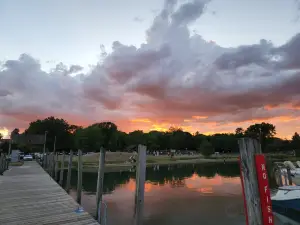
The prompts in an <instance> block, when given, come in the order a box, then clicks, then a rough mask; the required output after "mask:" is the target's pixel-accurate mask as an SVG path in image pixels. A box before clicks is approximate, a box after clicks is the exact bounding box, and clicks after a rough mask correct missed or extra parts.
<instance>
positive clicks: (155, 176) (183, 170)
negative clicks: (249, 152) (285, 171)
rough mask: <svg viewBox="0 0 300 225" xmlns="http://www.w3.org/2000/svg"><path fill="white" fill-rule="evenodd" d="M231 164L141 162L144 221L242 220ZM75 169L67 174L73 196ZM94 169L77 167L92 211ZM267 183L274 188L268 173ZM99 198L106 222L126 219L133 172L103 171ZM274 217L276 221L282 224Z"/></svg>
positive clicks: (225, 223)
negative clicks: (153, 164) (154, 164)
mask: <svg viewBox="0 0 300 225" xmlns="http://www.w3.org/2000/svg"><path fill="white" fill-rule="evenodd" d="M239 173H240V172H239V166H238V165H237V164H213V165H211V164H207V165H177V166H159V168H156V167H153V168H147V176H146V179H147V182H146V184H145V213H144V217H145V221H144V224H145V225H150V224H151V225H152V224H155V225H182V224H187V225H196V224H197V225H198V224H204V225H215V224H222V225H244V224H245V216H244V208H243V197H242V189H241V183H240V177H239ZM76 181H77V173H76V172H75V171H74V172H73V174H72V181H71V183H72V190H71V191H70V194H71V195H72V196H73V197H74V198H75V197H76ZM96 185H97V173H83V190H84V191H83V196H82V205H83V207H84V208H85V210H86V211H88V212H89V213H91V214H92V215H95V211H96V209H95V208H96V204H95V201H96V200H95V199H96V193H95V191H96ZM270 185H271V188H276V184H275V182H274V181H273V178H272V177H270ZM104 190H105V194H104V196H103V199H104V201H105V202H106V204H107V206H108V215H107V216H108V225H120V224H122V225H132V224H133V214H134V192H135V172H134V171H133V172H129V171H128V172H113V173H106V174H105V177H104ZM283 224H288V223H281V222H279V221H276V225H283Z"/></svg>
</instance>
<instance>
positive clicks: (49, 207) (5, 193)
mask: <svg viewBox="0 0 300 225" xmlns="http://www.w3.org/2000/svg"><path fill="white" fill-rule="evenodd" d="M78 207H79V205H78V204H77V203H76V201H75V200H74V199H73V198H72V197H71V196H69V195H68V194H67V193H66V192H65V191H64V190H63V189H62V188H61V187H60V186H59V185H58V184H57V183H56V182H55V181H54V180H53V179H52V178H51V177H50V176H49V175H48V174H47V173H46V172H45V171H44V170H43V169H42V167H41V166H40V165H39V164H38V163H37V162H35V161H32V162H25V163H24V165H23V166H20V167H12V168H10V169H9V170H8V171H6V172H5V173H4V175H3V176H0V224H1V225H33V224H38V225H42V224H47V225H58V224H59V225H99V223H97V222H96V220H95V219H94V218H93V217H92V216H91V215H90V214H89V213H87V212H85V211H84V212H77V211H76V209H78Z"/></svg>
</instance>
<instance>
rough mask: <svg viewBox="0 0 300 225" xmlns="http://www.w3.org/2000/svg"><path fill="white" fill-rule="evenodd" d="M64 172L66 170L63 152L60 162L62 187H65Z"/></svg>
mask: <svg viewBox="0 0 300 225" xmlns="http://www.w3.org/2000/svg"><path fill="white" fill-rule="evenodd" d="M64 170H65V153H64V152H63V154H62V156H61V161H60V175H59V184H60V186H63V180H64Z"/></svg>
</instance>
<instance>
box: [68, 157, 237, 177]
mask: <svg viewBox="0 0 300 225" xmlns="http://www.w3.org/2000/svg"><path fill="white" fill-rule="evenodd" d="M238 161H239V160H238V159H237V158H230V159H225V164H226V163H238ZM210 163H215V164H219V163H224V159H187V160H177V161H176V160H174V161H157V162H151V163H147V164H146V166H147V167H151V166H156V165H160V166H161V165H162V166H165V165H180V164H210ZM134 166H135V164H128V163H123V164H122V163H108V164H105V168H104V172H106V173H108V172H122V171H128V170H130V169H131V168H132V167H134ZM73 168H74V169H75V170H77V167H76V166H75V167H74V166H73ZM83 172H98V164H97V163H94V164H89V165H84V164H83Z"/></svg>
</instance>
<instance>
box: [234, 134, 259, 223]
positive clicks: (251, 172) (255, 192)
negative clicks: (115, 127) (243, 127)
mask: <svg viewBox="0 0 300 225" xmlns="http://www.w3.org/2000/svg"><path fill="white" fill-rule="evenodd" d="M238 144H239V150H240V167H241V181H242V187H243V194H244V206H245V211H246V220H247V221H246V222H247V225H263V218H262V211H261V201H260V193H259V188H258V179H257V171H256V162H255V154H261V148H260V144H259V142H258V141H257V140H254V139H250V138H241V139H239V140H238Z"/></svg>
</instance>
